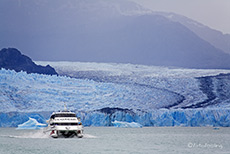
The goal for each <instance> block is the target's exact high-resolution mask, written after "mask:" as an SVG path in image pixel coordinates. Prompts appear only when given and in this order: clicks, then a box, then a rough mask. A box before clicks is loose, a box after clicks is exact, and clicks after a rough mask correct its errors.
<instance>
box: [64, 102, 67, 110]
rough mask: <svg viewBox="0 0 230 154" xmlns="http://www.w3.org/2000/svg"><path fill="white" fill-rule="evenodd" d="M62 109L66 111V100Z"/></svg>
mask: <svg viewBox="0 0 230 154" xmlns="http://www.w3.org/2000/svg"><path fill="white" fill-rule="evenodd" d="M64 111H67V107H66V102H64Z"/></svg>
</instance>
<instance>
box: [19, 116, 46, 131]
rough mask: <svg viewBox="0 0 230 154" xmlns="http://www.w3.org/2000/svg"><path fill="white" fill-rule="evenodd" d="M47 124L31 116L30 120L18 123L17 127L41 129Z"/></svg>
mask: <svg viewBox="0 0 230 154" xmlns="http://www.w3.org/2000/svg"><path fill="white" fill-rule="evenodd" d="M46 126H47V125H46V124H42V123H39V122H38V121H37V120H36V119H34V118H30V117H29V120H28V121H26V122H24V123H23V124H20V125H18V127H17V129H41V128H44V127H46Z"/></svg>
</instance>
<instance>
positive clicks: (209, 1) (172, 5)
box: [132, 0, 230, 34]
mask: <svg viewBox="0 0 230 154" xmlns="http://www.w3.org/2000/svg"><path fill="white" fill-rule="evenodd" d="M132 1H134V2H137V3H139V4H141V5H143V6H145V7H147V8H150V9H152V10H153V11H166V12H174V13H177V14H180V15H184V16H186V17H189V18H191V19H194V20H196V21H198V22H200V23H202V24H204V25H206V26H209V27H210V28H213V29H216V30H219V31H222V32H223V33H228V34H230V0H132Z"/></svg>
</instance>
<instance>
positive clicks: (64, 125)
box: [44, 109, 83, 138]
mask: <svg viewBox="0 0 230 154" xmlns="http://www.w3.org/2000/svg"><path fill="white" fill-rule="evenodd" d="M47 123H48V126H47V127H46V128H45V129H44V132H45V133H47V132H48V133H50V136H51V137H53V138H58V137H65V138H68V137H75V136H76V137H79V138H82V137H83V126H82V123H81V119H80V118H78V117H76V114H75V113H74V112H71V111H68V110H67V109H65V110H64V111H59V112H53V113H52V115H51V116H50V119H49V120H48V121H47Z"/></svg>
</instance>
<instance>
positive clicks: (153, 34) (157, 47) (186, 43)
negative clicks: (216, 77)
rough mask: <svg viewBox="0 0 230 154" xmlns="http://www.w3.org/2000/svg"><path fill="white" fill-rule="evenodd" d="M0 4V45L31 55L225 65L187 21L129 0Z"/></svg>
mask: <svg viewBox="0 0 230 154" xmlns="http://www.w3.org/2000/svg"><path fill="white" fill-rule="evenodd" d="M0 4H1V5H0V10H1V11H2V13H1V14H0V17H1V19H2V20H1V25H0V32H1V36H0V39H1V40H2V41H1V42H0V47H6V46H12V45H14V46H16V47H18V48H20V49H22V50H23V51H24V53H25V54H27V55H30V56H31V57H32V59H35V60H52V61H57V60H66V61H85V62H87V61H89V62H115V63H133V64H146V65H160V66H177V67H186V68H225V69H229V68H230V64H229V61H230V55H229V54H227V53H224V51H222V50H221V49H218V48H219V47H215V46H214V45H212V44H211V43H210V42H209V41H207V40H205V39H204V38H203V37H202V38H201V35H198V33H195V32H194V31H192V30H191V29H190V28H188V26H185V24H183V23H182V22H179V20H178V21H176V20H171V19H169V18H168V17H166V16H164V15H162V14H154V13H153V12H152V11H151V10H148V9H145V8H143V7H141V6H140V5H137V4H136V3H133V2H130V1H126V0H109V1H108V0H95V1H92V0H66V1H62V0H56V1H53V0H41V1H40V0H30V1H27V0H20V1H18V3H15V1H14V0H3V1H1V2H0ZM21 38H23V39H21ZM30 51H33V52H30Z"/></svg>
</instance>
